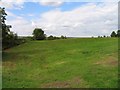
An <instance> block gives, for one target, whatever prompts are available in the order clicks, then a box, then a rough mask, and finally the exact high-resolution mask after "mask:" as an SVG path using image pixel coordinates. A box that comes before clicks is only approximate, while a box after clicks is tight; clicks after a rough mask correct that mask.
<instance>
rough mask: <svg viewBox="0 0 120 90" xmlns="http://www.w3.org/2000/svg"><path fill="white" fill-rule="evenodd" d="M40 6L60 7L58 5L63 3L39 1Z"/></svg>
mask: <svg viewBox="0 0 120 90" xmlns="http://www.w3.org/2000/svg"><path fill="white" fill-rule="evenodd" d="M40 4H41V5H44V6H60V5H62V4H63V2H61V1H57V2H56V1H53V2H50V1H49V2H45V1H41V2H40Z"/></svg>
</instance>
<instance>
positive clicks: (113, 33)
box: [98, 30, 120, 38]
mask: <svg viewBox="0 0 120 90" xmlns="http://www.w3.org/2000/svg"><path fill="white" fill-rule="evenodd" d="M105 37H120V30H117V31H116V32H115V31H112V33H111V34H110V36H105V35H104V36H98V38H105Z"/></svg>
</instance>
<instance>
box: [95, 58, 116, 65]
mask: <svg viewBox="0 0 120 90" xmlns="http://www.w3.org/2000/svg"><path fill="white" fill-rule="evenodd" d="M94 64H95V65H110V66H116V65H118V60H117V58H115V57H113V56H109V57H107V58H105V59H103V60H101V61H98V62H96V63H94Z"/></svg>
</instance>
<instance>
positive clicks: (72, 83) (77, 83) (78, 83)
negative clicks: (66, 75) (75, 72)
mask: <svg viewBox="0 0 120 90" xmlns="http://www.w3.org/2000/svg"><path fill="white" fill-rule="evenodd" d="M41 87H42V88H79V87H82V88H85V87H88V85H87V84H86V83H85V81H84V80H83V79H81V78H80V77H75V78H72V79H71V80H67V81H56V82H51V83H47V84H43V85H42V86H41Z"/></svg>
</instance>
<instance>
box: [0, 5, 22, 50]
mask: <svg viewBox="0 0 120 90" xmlns="http://www.w3.org/2000/svg"><path fill="white" fill-rule="evenodd" d="M6 16H7V14H6V12H5V8H1V7H0V19H1V20H0V23H1V25H2V49H3V50H4V49H7V48H10V47H13V46H15V45H19V44H21V43H23V42H24V41H23V40H21V39H18V36H17V34H16V33H14V32H12V31H10V28H11V27H12V26H11V25H6V23H5V20H6ZM0 31H1V30H0Z"/></svg>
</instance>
